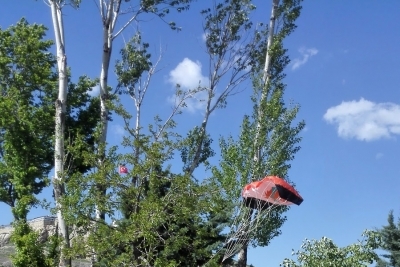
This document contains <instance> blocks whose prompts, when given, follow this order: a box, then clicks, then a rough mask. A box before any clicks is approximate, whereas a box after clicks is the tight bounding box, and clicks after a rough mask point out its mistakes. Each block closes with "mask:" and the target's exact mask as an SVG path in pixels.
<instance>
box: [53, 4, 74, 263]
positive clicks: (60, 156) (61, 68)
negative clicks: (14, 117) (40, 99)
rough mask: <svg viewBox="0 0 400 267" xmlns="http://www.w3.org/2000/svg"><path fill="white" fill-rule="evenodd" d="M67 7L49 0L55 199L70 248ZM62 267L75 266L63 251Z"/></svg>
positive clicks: (67, 246) (61, 231)
mask: <svg viewBox="0 0 400 267" xmlns="http://www.w3.org/2000/svg"><path fill="white" fill-rule="evenodd" d="M70 2H71V4H74V5H77V4H79V2H80V1H78V0H76V1H70ZM65 4H66V1H64V0H48V5H49V6H50V10H51V18H52V21H53V29H54V36H55V45H56V57H57V71H58V96H57V100H56V102H55V107H56V114H55V145H54V178H53V186H54V197H55V201H56V206H57V222H58V228H59V233H60V235H61V237H62V238H63V244H64V247H65V248H69V246H70V244H69V232H68V226H67V225H66V223H65V220H64V217H63V214H62V212H61V210H62V206H61V198H62V196H63V195H64V193H65V191H64V179H63V176H64V156H65V151H64V150H65V147H64V135H65V113H66V107H67V85H68V73H67V71H68V70H67V56H66V52H65V51H66V50H65V49H66V48H65V36H64V23H63V13H62V8H63V6H64V5H65ZM59 266H71V259H69V258H67V257H66V256H65V255H64V253H63V252H61V257H60V264H59Z"/></svg>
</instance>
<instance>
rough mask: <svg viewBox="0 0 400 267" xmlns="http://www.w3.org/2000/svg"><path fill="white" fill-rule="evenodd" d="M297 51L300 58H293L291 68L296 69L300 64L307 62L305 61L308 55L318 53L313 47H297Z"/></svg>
mask: <svg viewBox="0 0 400 267" xmlns="http://www.w3.org/2000/svg"><path fill="white" fill-rule="evenodd" d="M299 52H300V54H301V56H302V57H301V58H295V59H293V64H292V70H296V69H298V68H299V67H300V66H301V65H304V64H306V63H307V61H308V60H309V59H310V57H312V56H315V55H316V54H318V50H317V49H315V48H308V49H307V48H305V47H302V48H300V49H299Z"/></svg>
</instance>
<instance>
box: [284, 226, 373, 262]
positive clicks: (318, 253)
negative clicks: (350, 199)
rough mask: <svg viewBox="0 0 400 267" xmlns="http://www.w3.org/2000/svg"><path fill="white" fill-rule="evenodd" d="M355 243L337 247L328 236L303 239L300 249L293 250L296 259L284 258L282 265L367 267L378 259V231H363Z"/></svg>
mask: <svg viewBox="0 0 400 267" xmlns="http://www.w3.org/2000/svg"><path fill="white" fill-rule="evenodd" d="M362 237H363V239H362V240H361V241H359V242H357V243H355V244H352V245H349V246H346V247H342V248H341V247H338V246H337V245H335V244H334V243H333V241H332V240H330V239H329V238H326V237H323V238H321V239H320V240H305V241H304V242H303V244H302V246H301V250H299V251H296V252H293V253H292V255H294V256H296V258H297V261H293V260H290V259H285V260H284V261H283V262H282V264H280V266H282V267H328V266H329V267H367V266H369V265H370V264H372V263H373V262H374V261H376V260H378V256H377V254H376V253H375V251H374V250H375V249H377V248H378V247H379V246H380V245H381V238H380V236H379V233H377V232H374V231H365V232H364V233H363V234H362Z"/></svg>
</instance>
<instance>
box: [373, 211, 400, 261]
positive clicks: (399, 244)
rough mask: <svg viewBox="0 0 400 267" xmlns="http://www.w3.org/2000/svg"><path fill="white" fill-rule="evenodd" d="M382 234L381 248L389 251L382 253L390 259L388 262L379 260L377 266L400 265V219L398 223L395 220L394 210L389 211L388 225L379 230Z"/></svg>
mask: <svg viewBox="0 0 400 267" xmlns="http://www.w3.org/2000/svg"><path fill="white" fill-rule="evenodd" d="M379 233H380V234H381V236H382V241H383V242H382V246H381V248H382V249H384V250H385V251H387V252H388V253H387V254H384V255H382V256H383V257H384V258H386V259H388V260H389V263H386V262H385V261H383V260H380V261H378V264H377V266H382V267H383V266H391V267H399V266H400V219H399V220H398V222H397V224H396V223H395V221H394V216H393V211H390V212H389V216H388V225H385V226H383V227H382V229H380V230H379Z"/></svg>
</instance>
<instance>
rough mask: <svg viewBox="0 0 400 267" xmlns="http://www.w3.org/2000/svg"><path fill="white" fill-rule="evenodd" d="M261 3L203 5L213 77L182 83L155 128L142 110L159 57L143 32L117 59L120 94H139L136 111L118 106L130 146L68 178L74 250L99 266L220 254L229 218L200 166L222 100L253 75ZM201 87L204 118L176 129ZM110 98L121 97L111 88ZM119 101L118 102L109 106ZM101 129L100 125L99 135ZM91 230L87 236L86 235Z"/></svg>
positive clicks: (193, 261) (196, 261) (198, 259)
mask: <svg viewBox="0 0 400 267" xmlns="http://www.w3.org/2000/svg"><path fill="white" fill-rule="evenodd" d="M253 9H254V7H253V6H252V5H251V3H250V2H249V1H233V2H232V3H231V2H230V1H224V3H223V4H221V5H218V8H217V10H211V9H210V10H206V11H203V14H205V16H206V21H207V23H206V26H205V31H206V33H207V34H208V37H207V38H208V39H207V41H206V47H207V52H208V55H209V58H210V64H211V66H212V69H211V70H210V84H207V85H199V87H198V88H192V89H188V90H186V89H182V88H180V86H179V85H178V86H177V88H176V102H175V103H176V104H175V106H173V109H172V113H171V114H170V115H169V116H167V117H166V118H165V119H162V118H161V117H160V116H156V118H155V122H154V123H149V126H148V127H145V126H144V125H145V124H144V123H143V122H142V119H141V118H142V117H141V107H142V103H143V100H144V99H145V95H146V92H147V91H148V88H149V81H150V79H151V76H152V75H153V74H154V72H155V67H156V66H157V64H151V63H150V58H151V57H150V55H149V54H147V51H146V50H147V48H148V44H146V43H142V42H141V36H140V34H137V35H136V36H135V37H134V38H133V40H131V41H129V42H128V43H127V45H126V47H125V48H124V49H123V50H122V51H121V61H120V62H118V63H117V66H116V73H117V75H118V77H119V84H118V87H117V93H120V95H121V96H122V97H124V96H129V97H130V98H132V100H133V102H134V107H135V109H134V115H131V114H129V113H128V112H126V111H125V110H124V109H123V108H122V107H118V106H116V105H115V106H112V108H113V110H115V112H116V113H117V114H120V115H121V116H123V118H124V119H125V122H126V123H125V129H126V131H127V136H125V137H124V140H123V142H122V146H124V147H126V148H130V149H131V151H132V152H131V153H129V154H126V155H118V153H117V152H116V151H117V148H110V149H108V150H104V152H106V153H107V154H106V156H104V157H103V156H101V155H102V153H98V154H97V156H96V155H90V154H88V155H87V157H86V158H85V161H87V162H90V164H92V165H93V166H95V167H96V171H93V172H90V173H87V174H81V173H76V174H73V175H71V176H70V177H69V178H68V183H67V185H66V186H67V191H68V195H67V197H66V199H65V201H66V203H68V206H69V207H74V208H72V209H69V210H68V211H66V213H67V214H68V215H67V221H69V222H71V224H74V225H77V226H79V227H77V229H76V231H78V233H79V234H78V238H77V239H75V240H74V242H73V245H72V252H71V253H72V254H73V255H79V253H81V254H82V253H83V251H84V252H85V255H86V256H93V253H94V254H95V256H96V258H97V259H96V261H97V263H96V264H98V265H101V264H105V265H116V264H120V265H121V264H124V263H127V262H129V263H131V264H133V265H140V264H142V265H145V266H147V265H149V266H175V265H178V264H183V263H184V262H185V264H189V265H191V266H196V265H202V264H204V263H205V262H207V261H209V259H210V258H211V257H212V251H213V250H215V249H216V248H218V247H219V246H220V245H221V241H222V236H221V235H220V232H221V230H222V229H223V227H224V226H225V224H220V222H221V221H222V222H224V221H226V219H225V218H223V216H221V213H219V210H217V209H215V207H214V205H211V204H210V202H209V201H208V198H207V197H208V196H207V195H206V192H210V191H211V190H209V188H208V185H202V184H200V183H199V182H198V181H197V180H196V179H195V178H194V177H193V172H194V170H195V169H196V168H197V167H198V166H199V165H200V164H204V163H207V159H208V158H209V157H211V156H212V155H213V151H212V150H211V146H210V145H211V142H212V139H211V138H210V137H209V135H207V133H206V126H207V123H208V119H209V116H210V114H211V113H212V112H213V111H214V110H216V109H217V108H219V107H224V106H225V105H226V101H227V98H228V96H230V95H231V94H233V93H235V92H234V89H235V88H236V87H237V86H238V85H239V84H240V83H241V82H243V81H245V80H246V79H247V78H248V77H250V70H249V69H247V67H248V65H249V64H252V62H254V59H253V58H252V57H254V55H255V51H256V50H257V49H258V44H259V42H260V37H259V36H258V35H256V34H252V31H249V29H250V28H251V25H252V23H251V22H249V21H248V14H249V12H250V11H252V10H253ZM213 11H215V12H214V13H213ZM246 32H247V33H246ZM221 33H222V35H221ZM219 36H223V38H222V39H219ZM246 37H247V39H246ZM157 62H158V61H157ZM145 74H148V77H147V78H144V77H145ZM224 83H225V85H224V87H223V90H220V91H219V92H218V91H217V90H216V89H217V86H219V85H223V84H224ZM200 92H205V99H204V100H205V101H204V102H205V103H206V104H205V106H204V108H205V117H204V119H203V121H202V123H201V125H200V126H199V127H196V128H194V129H193V130H192V131H190V132H189V133H188V135H187V136H186V137H182V136H181V134H178V133H176V132H174V131H173V129H174V128H175V127H176V123H175V122H174V120H173V119H174V116H176V115H178V114H180V113H181V112H182V111H183V108H184V106H185V102H186V100H188V99H189V98H191V97H193V96H194V95H195V94H197V93H200ZM109 97H114V96H113V95H111V93H110V94H109ZM112 103H117V102H115V101H113V102H110V103H108V104H109V105H112ZM131 120H133V123H131ZM131 125H132V126H131ZM102 133H103V130H102V128H100V130H99V135H101V134H102ZM178 151H179V152H181V156H182V157H181V158H182V163H183V170H182V173H172V172H171V170H170V168H169V167H168V161H169V160H171V159H172V157H173V155H174V153H176V152H178ZM99 158H101V160H100V161H99ZM96 162H97V163H96ZM120 164H126V166H127V167H128V168H129V174H127V175H119V174H118V173H116V171H115V170H116V169H117V168H118V166H119V165H120ZM97 186H101V188H107V191H106V194H104V193H101V190H96V188H98V187H97ZM82 193H83V194H82ZM212 209H213V210H212ZM99 210H102V211H103V214H104V217H105V218H110V220H111V221H114V226H112V225H110V224H108V223H106V222H105V221H104V220H98V214H99V213H98V212H97V211H99ZM161 215H162V216H161ZM149 218H151V219H149ZM93 224H95V225H96V227H92V225H93ZM84 233H88V234H87V235H86V236H87V239H85V237H83V234H84ZM104 236H107V239H108V242H107V243H106V244H105V243H104V242H101V240H102V239H104ZM188 244H190V246H188ZM88 248H93V251H92V250H91V249H88ZM188 255H192V257H190V258H189V257H188Z"/></svg>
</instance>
